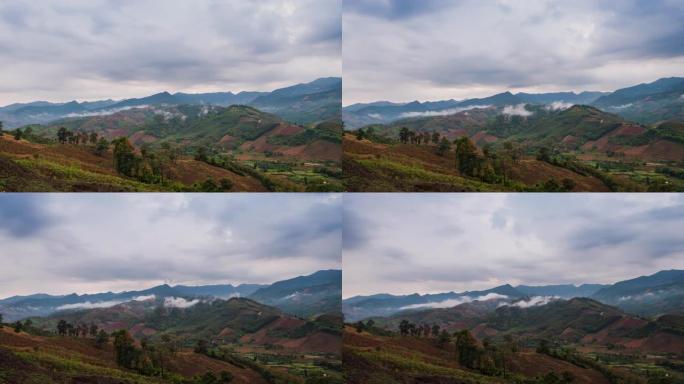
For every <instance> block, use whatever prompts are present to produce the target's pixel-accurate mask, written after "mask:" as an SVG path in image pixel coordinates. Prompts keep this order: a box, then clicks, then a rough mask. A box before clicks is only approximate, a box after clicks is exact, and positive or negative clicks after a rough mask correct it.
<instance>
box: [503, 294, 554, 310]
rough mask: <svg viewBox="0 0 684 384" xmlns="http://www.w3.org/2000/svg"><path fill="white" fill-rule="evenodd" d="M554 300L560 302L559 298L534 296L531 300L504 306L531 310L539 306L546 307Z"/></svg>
mask: <svg viewBox="0 0 684 384" xmlns="http://www.w3.org/2000/svg"><path fill="white" fill-rule="evenodd" d="M554 300H559V298H558V297H557V296H532V297H530V298H529V300H520V301H516V302H515V303H511V304H503V305H510V306H513V307H519V308H530V307H536V306H539V305H546V304H548V303H550V302H552V301H554Z"/></svg>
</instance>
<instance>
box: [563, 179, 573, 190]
mask: <svg viewBox="0 0 684 384" xmlns="http://www.w3.org/2000/svg"><path fill="white" fill-rule="evenodd" d="M561 183H562V184H563V190H564V191H566V192H570V191H572V190H573V189H574V188H575V185H576V183H575V180H573V179H568V178H564V179H563V180H562V181H561Z"/></svg>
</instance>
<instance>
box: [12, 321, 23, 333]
mask: <svg viewBox="0 0 684 384" xmlns="http://www.w3.org/2000/svg"><path fill="white" fill-rule="evenodd" d="M23 330H24V325H23V324H22V323H21V321H17V322H16V323H14V332H16V333H19V332H21V331H23Z"/></svg>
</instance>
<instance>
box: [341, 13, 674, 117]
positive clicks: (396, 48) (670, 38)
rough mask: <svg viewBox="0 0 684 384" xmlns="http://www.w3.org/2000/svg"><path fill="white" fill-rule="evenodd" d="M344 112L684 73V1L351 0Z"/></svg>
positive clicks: (605, 87) (606, 87)
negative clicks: (384, 103)
mask: <svg viewBox="0 0 684 384" xmlns="http://www.w3.org/2000/svg"><path fill="white" fill-rule="evenodd" d="M343 7H344V9H343V39H342V41H343V42H342V44H343V56H344V62H343V72H344V84H343V86H344V88H343V92H344V94H343V95H344V100H343V103H344V105H350V104H353V103H357V102H371V101H378V100H388V101H394V102H407V101H412V100H444V99H451V98H454V99H457V100H460V99H465V98H473V97H485V96H490V95H493V94H496V93H500V92H505V91H509V90H510V91H512V92H554V91H585V90H592V91H614V90H616V89H619V88H624V87H627V86H632V85H636V84H639V83H642V82H652V81H654V80H657V79H658V78H662V77H671V76H684V23H682V22H681V21H682V20H683V19H684V2H682V1H681V0H653V1H641V0H624V1H608V0H599V1H596V0H576V1H552V0H422V1H413V0H346V1H345V2H344V5H343Z"/></svg>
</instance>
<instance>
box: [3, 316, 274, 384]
mask: <svg viewBox="0 0 684 384" xmlns="http://www.w3.org/2000/svg"><path fill="white" fill-rule="evenodd" d="M166 359H167V361H165V363H166V364H165V370H166V372H165V374H164V377H163V378H162V377H156V376H146V375H142V374H140V373H138V372H135V371H132V370H129V369H125V368H121V367H118V366H117V365H116V363H115V352H114V347H113V346H112V345H111V344H106V345H104V346H102V347H99V348H98V347H96V345H95V342H94V340H93V339H91V338H66V337H55V336H36V335H30V334H27V333H25V332H20V333H15V332H14V331H12V330H11V329H10V328H7V327H5V328H2V329H0V372H2V374H1V376H0V380H1V381H2V382H4V383H41V384H42V383H45V384H50V383H83V384H88V383H92V384H96V383H97V384H114V383H117V384H118V383H140V384H148V383H149V384H152V383H179V382H185V383H201V382H202V381H200V380H201V377H202V376H204V375H206V374H207V373H208V372H211V373H213V374H214V376H219V375H220V374H221V372H229V373H230V374H231V375H232V377H233V380H232V381H231V382H232V383H245V384H247V383H250V384H251V383H263V384H266V383H268V382H269V381H267V380H266V379H265V378H264V377H263V376H262V375H261V373H260V372H258V371H257V370H254V369H252V368H250V367H245V366H239V365H236V364H231V363H229V362H226V361H221V360H217V359H213V358H210V357H208V356H205V355H202V354H197V353H194V352H192V351H191V350H186V349H183V350H180V351H178V352H176V353H174V354H170V355H168V356H166Z"/></svg>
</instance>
